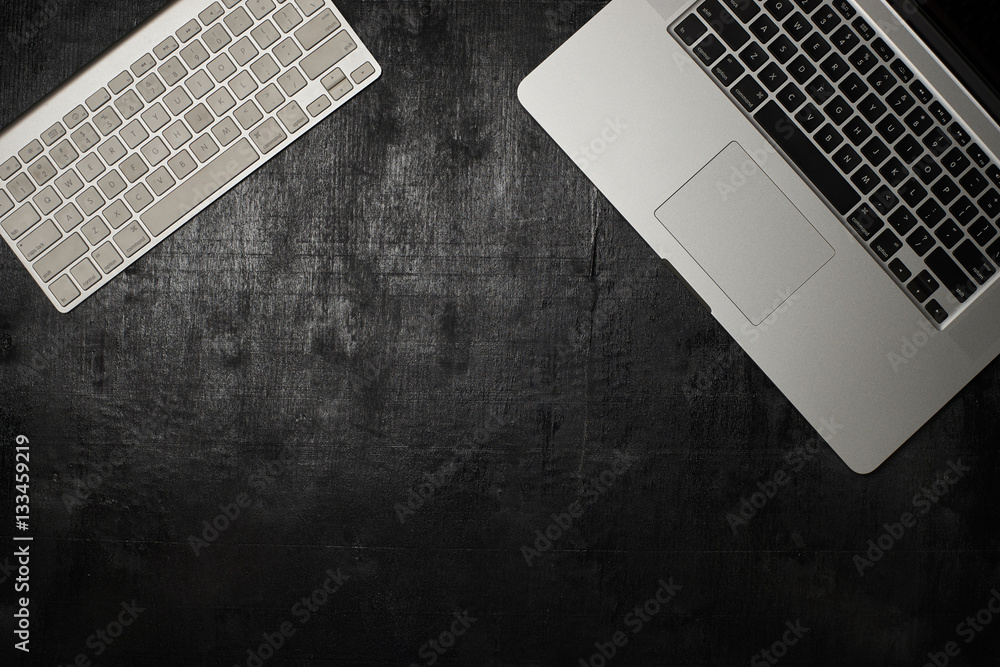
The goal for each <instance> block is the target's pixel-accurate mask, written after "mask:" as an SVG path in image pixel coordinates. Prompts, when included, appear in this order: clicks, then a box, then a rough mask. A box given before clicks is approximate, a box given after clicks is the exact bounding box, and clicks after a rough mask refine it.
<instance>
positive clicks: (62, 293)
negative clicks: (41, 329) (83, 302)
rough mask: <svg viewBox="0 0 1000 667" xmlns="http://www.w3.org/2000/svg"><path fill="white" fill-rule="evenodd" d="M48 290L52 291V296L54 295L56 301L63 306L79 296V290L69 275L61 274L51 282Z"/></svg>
mask: <svg viewBox="0 0 1000 667" xmlns="http://www.w3.org/2000/svg"><path fill="white" fill-rule="evenodd" d="M49 291H51V292H52V296H54V297H55V298H56V301H58V302H59V304H60V305H62V306H63V307H65V306H68V305H69V304H71V303H73V301H75V300H76V298H77V297H79V296H80V290H78V289H77V287H76V285H74V284H73V280H72V279H71V278H70V277H69V276H63V277H62V278H60V279H59V280H57V281H55V282H54V283H52V285H51V286H50V287H49Z"/></svg>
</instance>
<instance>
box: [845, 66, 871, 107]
mask: <svg viewBox="0 0 1000 667" xmlns="http://www.w3.org/2000/svg"><path fill="white" fill-rule="evenodd" d="M839 88H840V92H842V93H843V94H844V97H846V98H847V99H849V100H850V101H851V102H854V103H857V101H858V100H860V99H861V98H862V97H864V95H865V93H867V92H868V86H867V85H865V82H864V81H863V80H862V79H861V77H859V76H858V75H857V74H854V73H853V72H852V73H851V74H848V75H847V78H845V79H844V80H843V81H842V82H841V84H840V86H839Z"/></svg>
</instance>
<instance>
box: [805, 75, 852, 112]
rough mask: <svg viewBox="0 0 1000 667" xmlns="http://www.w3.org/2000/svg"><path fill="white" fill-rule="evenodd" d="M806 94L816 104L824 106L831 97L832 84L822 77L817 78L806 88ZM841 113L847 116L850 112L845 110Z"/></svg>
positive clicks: (832, 91)
mask: <svg viewBox="0 0 1000 667" xmlns="http://www.w3.org/2000/svg"><path fill="white" fill-rule="evenodd" d="M806 92H807V93H809V97H811V98H813V100H815V102H816V104H826V101H827V100H829V99H830V98H831V97H833V93H834V89H833V84H832V83H830V82H829V81H827V80H826V79H825V78H823V77H822V76H817V77H816V78H815V79H813V80H812V81H810V82H809V85H808V86H806ZM843 113H845V114H848V115H849V114H850V111H849V109H847V108H845V109H844V110H843Z"/></svg>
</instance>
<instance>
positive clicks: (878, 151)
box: [861, 137, 890, 167]
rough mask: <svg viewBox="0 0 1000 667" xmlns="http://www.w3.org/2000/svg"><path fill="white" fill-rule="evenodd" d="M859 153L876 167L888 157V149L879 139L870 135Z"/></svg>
mask: <svg viewBox="0 0 1000 667" xmlns="http://www.w3.org/2000/svg"><path fill="white" fill-rule="evenodd" d="M861 154H862V155H864V156H865V157H866V158H868V160H869V161H870V162H871V163H872V165H874V166H876V167H877V166H879V165H880V164H882V163H883V162H885V161H886V160H887V159H889V154H890V150H889V147H888V146H886V145H885V144H884V143H883V142H882V140H881V139H879V138H878V137H872V138H871V140H870V141H869V142H868V143H866V144H865V145H864V146H862V147H861Z"/></svg>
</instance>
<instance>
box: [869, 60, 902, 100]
mask: <svg viewBox="0 0 1000 667" xmlns="http://www.w3.org/2000/svg"><path fill="white" fill-rule="evenodd" d="M868 83H870V84H871V86H872V88H874V89H875V92H876V93H878V94H879V95H885V94H886V93H888V92H889V91H890V90H892V88H893V86H895V85H896V77H894V76H893V75H892V72H890V71H889V70H888V69H886V67H885V65H879V66H878V69H876V70H875V71H874V72H872V73H871V74H869V75H868Z"/></svg>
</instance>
